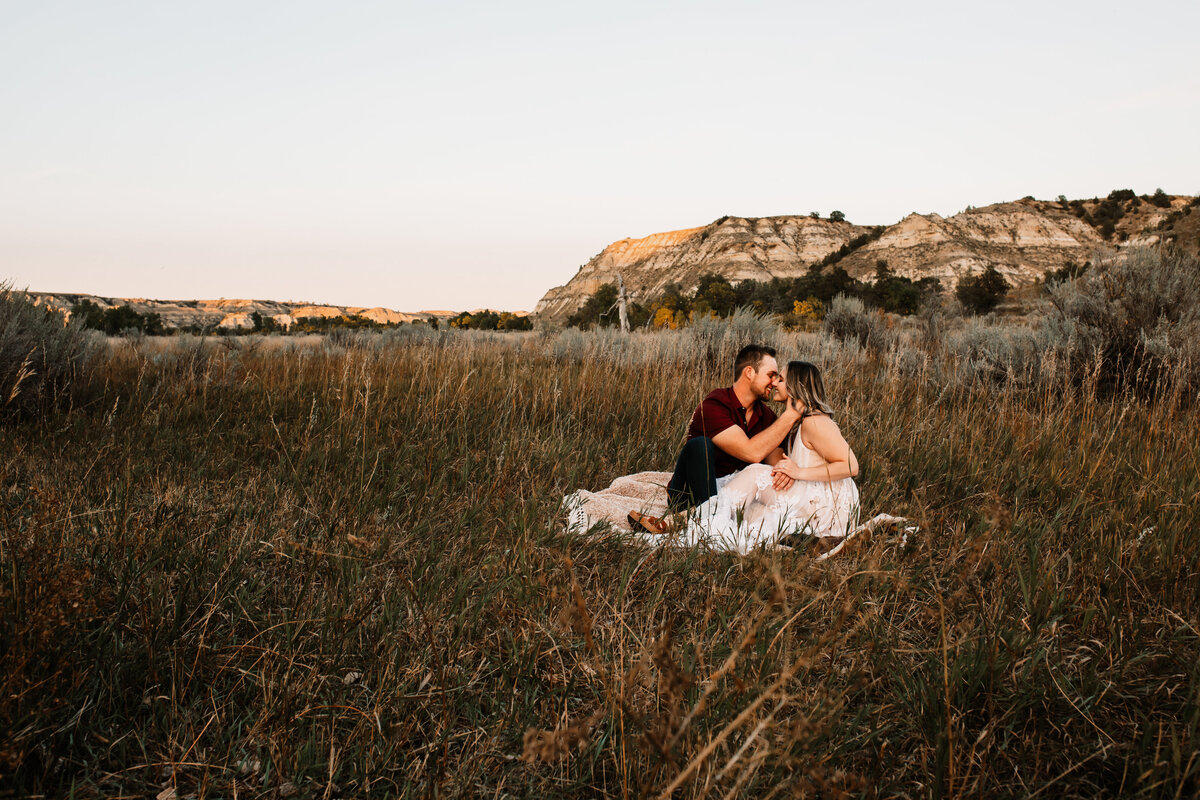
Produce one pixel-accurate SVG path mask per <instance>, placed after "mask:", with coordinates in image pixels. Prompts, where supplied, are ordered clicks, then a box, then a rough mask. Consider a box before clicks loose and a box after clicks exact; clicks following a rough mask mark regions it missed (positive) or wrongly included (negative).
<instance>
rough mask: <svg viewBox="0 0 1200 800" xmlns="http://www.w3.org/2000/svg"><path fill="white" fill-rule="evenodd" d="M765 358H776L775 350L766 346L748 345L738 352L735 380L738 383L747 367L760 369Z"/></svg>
mask: <svg viewBox="0 0 1200 800" xmlns="http://www.w3.org/2000/svg"><path fill="white" fill-rule="evenodd" d="M764 356H770V357H771V358H774V357H775V348H774V347H767V346H766V345H765V344H748V345H746V346H745V347H743V348H742V349H741V350H738V354H737V358H735V359H734V360H733V379H734V380H735V381H736V380H737V379H738V378H740V377H742V370H744V369H745V368H746V367H753V368H754V369H758V365H759V364H761V363H762V360H763V357H764Z"/></svg>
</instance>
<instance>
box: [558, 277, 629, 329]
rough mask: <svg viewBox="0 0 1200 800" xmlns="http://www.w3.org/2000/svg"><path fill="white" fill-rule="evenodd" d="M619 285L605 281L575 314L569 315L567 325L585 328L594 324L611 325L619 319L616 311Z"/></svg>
mask: <svg viewBox="0 0 1200 800" xmlns="http://www.w3.org/2000/svg"><path fill="white" fill-rule="evenodd" d="M617 299H618V296H617V285H616V284H615V283H605V284H602V285H601V286H600V288H599V289H597V290H596V292H595V294H593V295H592V296H591V297H589V298H588V299H587V300H586V301H585V302H584V304H583V305H582V306H580V307H579V310H577V311H576V312H575V313H574V314H572V315H571V316H569V317H567V325H569V326H571V327H575V328H585V327H590V326H592V325H598V326H600V327H605V328H607V327H609V326H611V325H613V324H614V323H615V322H616V321H617V315H616V314H615V313H610V312H612V311H614V307H615V306H616V304H617Z"/></svg>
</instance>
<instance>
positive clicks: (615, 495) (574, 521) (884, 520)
mask: <svg viewBox="0 0 1200 800" xmlns="http://www.w3.org/2000/svg"><path fill="white" fill-rule="evenodd" d="M670 479H671V473H669V472H635V473H634V474H632V475H622V476H621V477H619V478H617V479H616V480H614V481H613V482H612V483H611V484H609V486H608V488H606V489H601V490H600V491H598V492H590V491H588V490H586V489H579V490H577V491H575V492H572V493H571V494H569V495H567V496H566V497H564V498H563V510H564V511H565V512H566V515H567V531H568V532H569V533H586V532H588V531H590V530H592V528H593V527H594V526H596V525H598V524H600V523H608V524H609V525H611V526H612V527H613V529H615V530H617V531H622V532H626V533H629V534H630V535H632V536H633V537H635V538H636V539H639V540H641V541H644V542H646V543H647V544H651V545H654V546H656V547H661V546H663V545H670V544H672V543H673V541H674V539H675V538H676V537H673V536H671V535H670V534H666V535H655V534H652V533H647V532H645V531H637V530H633V529H632V528H631V527H630V525H629V520H628V519H627V517H628V515H629V512H630V511H640V512H642V513H643V514H649V515H650V516H653V517H662V516H664V515H666V513H667V482H668V481H670ZM885 525H896V526H897V527H898V529H899V530H900V534H901V537H900V546H901V547H904V546H906V545H907V544H908V535H909V534H910V533H916V532H917V528H916V527H915V526H912V525H909V524H908V520H907V519H905V518H904V517H895V516H892V515H891V514H877V515H875V516H874V517H872V518H871V519H869V520H867V521H866V522H864V523H862V524H861V525H859V526H858V527H856V528H854V529H853V530H851V531H850V532H849V534H847V535H846V537H845V538H844V539H842V541H841V542H840V543H839V544H838V545H837V546H836V547H834V548H832V549H831V550H829V551H828V552H826V553H824V554H822V555H821V556H819V557H818V558H817V560H818V561H823V560H824V559H826V558H830V557H832V556H835V555H837V554H838V553H840V552H841V551H842V550H843V549H844V548H845V547H846V545H847V544H849V543H850V541H852V540H853V539H855V538H856V537H858V536H860V535H862V534H864V533H873V532H874V531H876V530H877V529H879V528H881V527H883V526H885ZM773 546H774V547H778V548H780V549H789V548H787V546H786V545H781V544H776V545H773Z"/></svg>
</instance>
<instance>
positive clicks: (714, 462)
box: [629, 344, 800, 533]
mask: <svg viewBox="0 0 1200 800" xmlns="http://www.w3.org/2000/svg"><path fill="white" fill-rule="evenodd" d="M733 373H734V382H733V385H732V386H730V387H728V388H725V389H716V390H714V391H712V392H710V393H709V395H708V396H707V397H705V398H704V400H703V401H702V402H701V403H700V405H699V407H697V408H696V411H695V413H693V414H692V421H691V424H690V425H689V426H688V432H687V437H686V441H685V443H684V445H683V450H682V451H681V452H680V454H679V458H678V460H677V461H676V462H675V473H674V474H673V475H672V476H671V480H670V482H669V483H668V484H667V499H668V502H669V503H670V508H671V510H672V511H676V512H677V511H685V510H687V509H689V508H692V507H693V506H697V505H699V504H700V503H703V502H704V501H705V500H707V499H708V498H710V497H712V496H713V495H715V494H716V493H717V478H720V477H723V476H725V475H729V474H732V473H734V472H737V471H738V470H740V469H742V468H743V467H745V466H747V465H749V464H754V463H758V462H765V463H767V464H770V465H772V466H776V465H778V464H779V463H780V462H781V461H783V460H784V459H786V458H787V456H786V455H785V454H784V452H783V450H782V448H781V447H780V444H781V443H782V442H783V440H784V438H785V437H786V436H787V435H788V432H789V431H791V429H792V428H793V427H794V426H795V424H796V423H797V422H799V421H800V412H799V411H797V410H796V409H795V408H793V407H792V406H791V404H789V405H788V407H787V408H786V410H784V412H783V414H781V415H780V416H778V417H776V415H775V412H774V411H772V410H771V409H770V408H768V407H767V405H766V403H764V402H763V401H764V400H769V399H770V398H771V397H772V396H773V395H774V394H775V386H776V384H778V383H779V381H780V375H779V365H778V364H777V363H776V361H775V350H774V348H771V347H766V346H764V345H758V344H751V345H747V346H745V347H743V348H742V349H741V350H740V351H739V352H738V354H737V358H735V359H734V362H733ZM792 483H793V481H792V479H791V478H789V477H788V476H787V475H786V474H784V473H783V472H781V471H776V472H775V473H774V485H775V488H776V489H777V490H779V491H784V490H786V489H788V488H789V487H790V486H791V485H792ZM629 523H630V525H631V526H632V527H633V528H634V529H635V530H637V529H639V528H643V529H645V530H647V531H650V532H651V533H665V532H666V531H667V530H668V529H669V528H670V525H669V523H668V522H667V521H666V520H660V519H657V518H655V517H649V516H645V515H643V514H640V513H638V512H636V511H634V512H631V513H630V514H629Z"/></svg>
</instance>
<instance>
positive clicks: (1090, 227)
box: [534, 196, 1200, 322]
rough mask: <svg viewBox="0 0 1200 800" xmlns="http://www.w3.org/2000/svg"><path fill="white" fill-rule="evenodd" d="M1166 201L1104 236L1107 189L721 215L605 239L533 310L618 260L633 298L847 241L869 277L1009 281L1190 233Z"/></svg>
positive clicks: (947, 284) (747, 274)
mask: <svg viewBox="0 0 1200 800" xmlns="http://www.w3.org/2000/svg"><path fill="white" fill-rule="evenodd" d="M1167 201H1169V202H1168V203H1167V205H1166V206H1165V207H1160V206H1158V205H1155V204H1154V203H1151V202H1149V201H1148V200H1147V199H1145V198H1138V197H1132V198H1125V199H1122V200H1120V206H1121V214H1122V216H1121V217H1120V218H1119V219H1117V220H1116V221H1115V224H1114V225H1113V228H1112V231H1111V233H1109V234H1108V235H1107V236H1106V235H1105V231H1104V230H1103V227H1102V226H1101V224H1100V223H1099V219H1100V217H1101V215H1102V214H1103V213H1104V210H1105V209H1104V208H1103V206H1105V205H1107V206H1108V207H1109V211H1111V206H1112V205H1113V201H1106V200H1100V199H1098V198H1097V199H1093V200H1083V201H1079V200H1077V201H1073V202H1068V201H1065V200H1062V201H1041V200H1035V199H1034V198H1032V197H1027V198H1024V199H1022V200H1017V201H1015V202H1011V203H997V204H995V205H990V206H985V207H982V208H968V209H967V210H965V211H962V212H960V213H958V214H955V215H953V216H951V217H942V216H940V215H938V214H916V213H914V214H909V215H908V216H907V217H905V218H904V219H902V220H900V221H899V222H897V223H896V224H894V225H891V226H889V227H887V228H885V229H883V231H882V233H881V234H879V235H878V236H877V237H867V236H864V234H867V233H870V232H871V231H872V230H873V229H872V228H869V227H863V226H859V225H851V224H849V223H847V222H832V221H830V220H825V219H814V218H812V217H792V216H787V217H763V218H758V219H747V218H741V217H724V218H722V219H720V220H717V221H716V222H714V223H712V224H711V225H706V226H704V227H702V228H689V229H686V230H681V231H673V232H671V233H660V234H655V235H652V236H647V237H645V238H644V239H622V240H621V241H619V242H615V243H613V244H611V245H609V246H608V247H606V248H605V249H604V250H603V251H601V253H600V254H599V255H597V256H596V257H594V258H593V259H592V260H591V261H589V262H587V263H586V264H584V265H583V266H582V267H580V269H579V272H577V273H576V274H575V276H574V277H572V278H571V280H570V281H568V282H567V283H566V284H564V285H563V286H556V287H554V288H553V289H550V290H549V291H548V292H546V294H545V296H544V297H542V299H541V300H540V301H539V302H538V304H537V307H536V308H535V309H534V314H535V315H537V316H538V317H540V318H542V319H548V320H554V321H560V322H561V321H562V320H564V319H565V318H566V317H567V316H568V315H569V314H571V313H572V312H573V311H575V310H576V309H578V308H579V307H580V306H581V305H582V304H583V303H584V302H585V301H586V300H587V298H588V297H590V296H591V295H592V294H593V293H594V292H595V291H596V289H598V288H599V287H600V286H601V285H602V284H604V283H615V282H616V276H617V273H618V272H620V273H621V275H622V276H623V278H624V280H625V284H626V286H628V287H630V288H631V290H633V291H634V295H633V299H635V300H640V301H643V302H644V301H646V300H652V299H653V298H654V297H655V296H657V295H658V294H660V293H661V292H662V290H663V288H664V287H666V286H667V285H668V284H670V283H678V284H680V285H681V287H682V289H683V290H684V291H690V290H691V289H693V288H695V286H696V284H697V283H698V281H699V278H700V276H702V275H704V274H705V273H710V272H711V273H715V274H718V275H722V276H724V277H725V278H727V279H729V280H730V281H731V282H733V283H736V282H738V281H741V280H745V279H747V278H754V279H756V280H769V279H770V278H773V277H780V278H786V277H793V276H796V275H801V274H803V273H804V272H805V271H807V270H808V269H809V268H810V267H812V266H814V265H817V264H820V263H821V261H822V260H823V259H825V258H826V257H827V256H829V255H830V254H835V253H837V252H838V251H839V249H841V248H842V247H843V246H847V245H848V246H850V251H849V252H848V253H847V254H845V255H844V257H841V258H839V259H838V260H837V262H836V263H837V266H839V267H842V268H843V269H845V270H846V271H847V272H849V273H850V275H851V276H853V277H855V278H858V279H860V280H870V279H871V278H872V277H873V276H874V275H875V272H876V268H877V265H878V264H879V262H880V261H884V262H886V263H887V266H888V268H889V269H890V270H891V271H892V272H893V273H895V274H897V275H899V276H901V277H906V278H911V279H912V280H920V279H921V278H927V277H933V278H937V279H939V280H940V281H941V282H942V287H943V289H944V290H945V291H952V290H953V289H954V287H955V286H956V285H957V283H958V280H959V279H960V278H962V277H964V276H967V275H978V274H979V273H981V272H983V271H984V270H986V269H987V268H988V267H989V266H991V267H995V268H996V270H997V271H998V272H1000V274H1001V275H1003V276H1004V277H1005V279H1006V280H1008V282H1009V283H1010V284H1012V285H1013V286H1028V285H1031V284H1033V283H1036V282H1037V281H1040V280H1042V279H1043V278H1044V276H1045V274H1046V272H1048V271H1050V270H1055V269H1060V268H1062V267H1065V266H1067V265H1068V264H1071V263H1074V264H1078V265H1082V264H1084V263H1085V262H1087V261H1088V260H1090V259H1091V258H1092V257H1093V256H1094V255H1095V254H1097V253H1099V252H1105V251H1108V252H1111V251H1112V250H1114V249H1115V248H1117V247H1120V246H1123V245H1130V244H1154V243H1156V242H1158V241H1160V240H1165V239H1172V237H1174V238H1176V239H1180V240H1181V241H1182V240H1183V239H1187V240H1188V241H1191V240H1193V239H1195V238H1196V237H1195V235H1194V234H1192V233H1189V230H1190V229H1189V227H1188V226H1189V224H1190V221H1191V217H1189V216H1188V215H1187V214H1188V212H1189V210H1190V211H1191V212H1194V213H1195V215H1196V216H1197V218H1200V209H1198V208H1196V207H1194V206H1190V205H1189V204H1190V203H1191V202H1192V198H1190V197H1178V196H1177V197H1169V198H1167ZM1172 220H1174V223H1173V224H1174V227H1173V228H1172V227H1170V226H1169V224H1170V223H1171V221H1172ZM1176 229H1178V230H1179V231H1180V233H1178V234H1176V233H1174V231H1175V230H1176Z"/></svg>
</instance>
